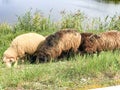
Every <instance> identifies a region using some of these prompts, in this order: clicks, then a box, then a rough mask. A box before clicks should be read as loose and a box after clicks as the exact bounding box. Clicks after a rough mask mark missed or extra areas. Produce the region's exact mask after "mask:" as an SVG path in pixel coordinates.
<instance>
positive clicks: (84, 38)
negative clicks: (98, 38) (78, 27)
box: [79, 32, 93, 55]
mask: <svg viewBox="0 0 120 90" xmlns="http://www.w3.org/2000/svg"><path fill="white" fill-rule="evenodd" d="M91 35H93V33H88V32H84V33H81V44H80V46H79V52H80V54H81V55H84V54H85V52H84V48H85V47H84V43H85V40H86V39H87V38H89V37H90V36H91Z"/></svg>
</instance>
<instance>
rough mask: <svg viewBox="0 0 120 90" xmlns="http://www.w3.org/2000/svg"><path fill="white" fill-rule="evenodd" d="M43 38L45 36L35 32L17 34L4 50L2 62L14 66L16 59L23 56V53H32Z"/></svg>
mask: <svg viewBox="0 0 120 90" xmlns="http://www.w3.org/2000/svg"><path fill="white" fill-rule="evenodd" d="M44 40H45V37H44V36H42V35H39V34H37V33H25V34H21V35H19V36H17V37H16V38H15V39H13V41H12V42H11V44H10V46H9V48H8V49H7V50H5V52H4V54H3V62H4V63H5V64H6V65H7V67H11V65H12V64H14V66H16V65H17V62H18V59H21V58H23V57H24V56H25V54H29V55H32V54H33V53H34V52H35V51H36V50H37V48H38V45H39V44H40V43H41V42H43V41H44Z"/></svg>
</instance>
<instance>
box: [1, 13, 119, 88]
mask: <svg viewBox="0 0 120 90" xmlns="http://www.w3.org/2000/svg"><path fill="white" fill-rule="evenodd" d="M61 14H62V19H61V20H60V21H58V22H53V21H51V20H50V17H48V18H45V17H43V16H41V15H40V13H39V12H36V13H35V14H33V15H31V11H29V12H27V13H25V15H23V16H20V17H18V22H17V23H16V24H15V25H13V26H11V25H9V24H7V23H2V24H0V34H1V35H0V51H1V52H0V59H1V61H0V90H18V89H22V90H59V89H60V90H66V89H68V90H69V89H70V90H71V89H73V90H74V89H75V90H81V89H89V88H97V87H105V86H113V85H118V84H120V77H119V74H120V59H119V58H120V55H119V51H115V52H110V51H108V52H101V53H100V55H99V56H97V55H96V54H95V55H93V56H89V55H86V56H80V55H75V57H71V58H69V59H68V60H66V59H65V58H64V60H62V61H58V62H50V63H44V64H29V63H27V62H26V63H24V64H19V65H18V67H16V68H6V67H5V65H4V64H2V56H3V52H4V51H5V50H6V49H7V48H8V46H9V44H10V42H11V41H12V39H13V38H15V37H16V36H17V35H20V34H22V33H26V32H37V33H40V34H42V35H44V36H46V35H49V34H51V33H53V32H56V31H57V30H59V29H63V28H75V29H77V30H78V31H79V32H85V31H87V32H94V33H100V32H103V31H105V30H109V29H117V30H120V28H119V27H120V24H119V23H120V20H119V17H118V16H117V15H116V16H114V17H106V18H105V19H104V20H101V19H100V18H99V19H92V20H89V19H88V18H87V17H86V16H85V15H84V14H83V13H81V12H80V11H78V12H76V13H67V14H66V13H65V12H62V13H61Z"/></svg>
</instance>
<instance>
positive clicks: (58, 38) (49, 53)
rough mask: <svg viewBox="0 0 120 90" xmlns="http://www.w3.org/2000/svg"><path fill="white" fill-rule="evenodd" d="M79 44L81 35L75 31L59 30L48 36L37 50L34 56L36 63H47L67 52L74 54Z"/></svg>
mask: <svg viewBox="0 0 120 90" xmlns="http://www.w3.org/2000/svg"><path fill="white" fill-rule="evenodd" d="M80 43H81V35H80V33H79V32H77V31H76V30H69V29H68V30H60V31H58V32H56V33H54V34H52V35H49V36H48V37H47V38H46V40H45V41H44V42H43V43H42V45H41V46H40V48H38V50H37V52H36V54H35V55H37V59H36V61H39V62H47V61H50V60H51V59H56V58H58V57H60V56H61V55H62V53H68V52H69V51H72V52H75V53H76V52H77V51H78V48H79V45H80Z"/></svg>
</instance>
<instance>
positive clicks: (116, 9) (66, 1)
mask: <svg viewBox="0 0 120 90" xmlns="http://www.w3.org/2000/svg"><path fill="white" fill-rule="evenodd" d="M101 1H102V0H0V22H8V23H14V22H16V21H17V17H16V15H18V16H21V15H23V14H24V13H25V12H26V11H28V10H30V9H32V12H34V11H36V10H39V11H40V12H41V13H42V14H43V15H44V16H46V17H47V16H48V15H49V13H50V10H52V12H51V18H52V19H53V20H59V19H60V12H61V11H63V10H65V11H67V12H76V11H77V10H81V11H82V12H84V13H85V14H86V15H87V16H88V17H101V18H103V17H105V16H107V15H110V16H113V15H114V14H116V13H117V14H118V15H119V14H120V4H119V2H115V3H112V2H110V3H108V2H106V0H103V1H104V2H103V1H102V2H101ZM118 1H119V0H118Z"/></svg>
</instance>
